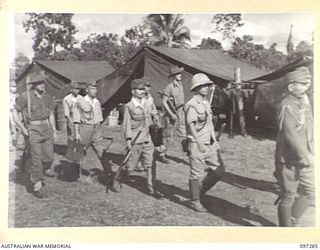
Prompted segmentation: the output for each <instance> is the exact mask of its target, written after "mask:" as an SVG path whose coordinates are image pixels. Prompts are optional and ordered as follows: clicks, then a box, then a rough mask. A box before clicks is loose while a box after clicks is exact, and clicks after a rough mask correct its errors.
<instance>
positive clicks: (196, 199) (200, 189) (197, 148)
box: [185, 73, 224, 212]
mask: <svg viewBox="0 0 320 250" xmlns="http://www.w3.org/2000/svg"><path fill="white" fill-rule="evenodd" d="M191 84H192V85H191V89H190V90H191V91H193V92H194V96H193V97H192V98H191V100H190V101H188V102H187V103H186V105H185V112H186V125H187V132H188V135H189V137H190V140H189V151H190V154H189V158H190V176H189V188H190V193H191V201H190V207H191V208H192V209H194V210H195V211H197V212H206V209H205V208H204V207H203V206H202V204H201V201H200V198H202V197H204V194H205V192H207V191H208V190H209V189H210V188H212V187H213V186H214V185H215V184H216V183H217V182H218V181H219V180H220V179H221V177H222V174H223V173H224V167H223V166H222V163H220V161H219V156H218V152H217V150H218V148H219V145H218V143H217V141H216V137H215V132H214V127H213V123H212V111H211V107H210V104H209V102H208V100H207V99H206V96H207V95H208V92H209V88H210V86H211V85H212V84H213V82H212V81H211V80H210V79H209V78H208V77H207V76H206V75H205V74H203V73H199V74H196V75H194V76H193V77H192V83H191ZM206 169H207V170H206ZM205 171H207V175H206V176H204V175H205Z"/></svg>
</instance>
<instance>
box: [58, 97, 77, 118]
mask: <svg viewBox="0 0 320 250" xmlns="http://www.w3.org/2000/svg"><path fill="white" fill-rule="evenodd" d="M78 99H79V96H74V95H73V94H71V93H70V94H69V95H67V96H66V97H65V98H63V101H62V104H63V110H64V115H65V116H69V117H70V118H71V119H73V111H74V108H75V105H76V102H77V100H78Z"/></svg>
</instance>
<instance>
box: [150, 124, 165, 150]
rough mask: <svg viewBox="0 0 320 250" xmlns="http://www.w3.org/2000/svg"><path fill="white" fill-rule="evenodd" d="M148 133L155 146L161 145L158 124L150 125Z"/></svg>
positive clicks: (160, 129) (161, 140)
mask: <svg viewBox="0 0 320 250" xmlns="http://www.w3.org/2000/svg"><path fill="white" fill-rule="evenodd" d="M149 133H150V136H151V140H152V142H153V144H154V146H155V147H159V146H160V145H163V138H162V128H161V127H159V125H158V124H152V125H150V126H149Z"/></svg>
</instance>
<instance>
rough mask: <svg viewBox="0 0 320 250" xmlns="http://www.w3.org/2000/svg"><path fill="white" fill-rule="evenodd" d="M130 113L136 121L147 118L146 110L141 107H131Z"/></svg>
mask: <svg viewBox="0 0 320 250" xmlns="http://www.w3.org/2000/svg"><path fill="white" fill-rule="evenodd" d="M129 111H130V115H131V118H132V120H134V121H143V120H144V118H145V115H144V112H143V110H142V109H141V108H135V109H130V110H129Z"/></svg>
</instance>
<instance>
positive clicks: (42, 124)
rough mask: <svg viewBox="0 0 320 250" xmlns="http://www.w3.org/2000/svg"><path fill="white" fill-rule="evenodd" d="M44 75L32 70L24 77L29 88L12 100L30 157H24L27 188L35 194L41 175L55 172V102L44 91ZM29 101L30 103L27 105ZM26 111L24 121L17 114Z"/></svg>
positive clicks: (40, 194)
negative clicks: (14, 100) (27, 176)
mask: <svg viewBox="0 0 320 250" xmlns="http://www.w3.org/2000/svg"><path fill="white" fill-rule="evenodd" d="M46 79H47V78H46V76H45V75H44V74H42V73H36V72H35V73H32V74H30V75H29V76H28V77H27V84H28V85H29V86H31V89H30V90H28V89H27V92H25V93H23V94H22V95H21V96H20V97H19V98H18V99H17V102H16V104H15V111H14V119H15V121H16V123H17V125H18V127H19V128H20V130H21V132H22V134H23V135H24V136H25V137H26V138H28V140H27V143H28V144H29V148H30V157H29V158H28V159H27V163H26V167H27V173H28V175H29V177H30V184H27V188H29V189H30V191H32V192H33V194H34V195H35V196H36V197H38V198H43V197H45V196H46V193H45V192H44V190H43V181H42V179H43V176H42V174H43V173H44V175H46V176H49V177H54V176H56V173H55V172H54V170H53V160H54V152H53V143H54V138H55V137H56V127H55V119H54V114H53V110H54V102H53V99H52V97H51V96H50V95H48V94H47V93H46V91H45V82H46ZM29 105H30V106H29ZM19 113H23V114H26V120H27V122H25V123H23V122H22V121H21V119H20V117H21V116H20V114H19Z"/></svg>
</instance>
